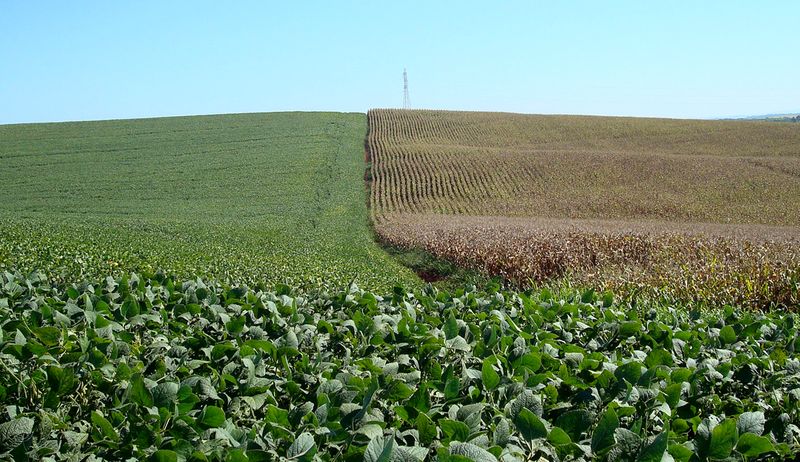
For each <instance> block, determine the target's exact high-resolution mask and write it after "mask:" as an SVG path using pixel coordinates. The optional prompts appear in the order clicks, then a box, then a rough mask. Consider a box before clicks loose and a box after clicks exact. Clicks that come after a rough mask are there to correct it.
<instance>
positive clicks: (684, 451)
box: [667, 444, 694, 462]
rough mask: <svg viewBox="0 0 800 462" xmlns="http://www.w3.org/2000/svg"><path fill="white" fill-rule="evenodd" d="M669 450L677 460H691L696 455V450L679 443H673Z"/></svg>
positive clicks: (681, 461)
mask: <svg viewBox="0 0 800 462" xmlns="http://www.w3.org/2000/svg"><path fill="white" fill-rule="evenodd" d="M667 452H669V455H671V456H672V458H673V459H675V462H689V460H690V459H691V458H692V456H693V455H694V451H692V450H691V449H689V448H687V447H686V446H681V445H679V444H671V445H670V446H669V449H667Z"/></svg>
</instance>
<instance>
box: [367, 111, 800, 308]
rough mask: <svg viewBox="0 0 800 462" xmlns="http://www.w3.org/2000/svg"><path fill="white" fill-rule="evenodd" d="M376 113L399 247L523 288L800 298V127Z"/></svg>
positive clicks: (384, 215) (760, 301) (379, 163)
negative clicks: (558, 282)
mask: <svg viewBox="0 0 800 462" xmlns="http://www.w3.org/2000/svg"><path fill="white" fill-rule="evenodd" d="M369 122H370V133H369V138H368V156H369V160H370V161H371V169H370V180H371V209H372V214H373V218H374V220H375V224H376V230H377V231H378V233H379V234H380V235H381V237H382V238H383V239H385V240H386V241H387V242H389V243H392V244H394V245H400V246H405V247H421V248H425V249H426V250H428V251H430V252H432V253H433V254H435V255H437V256H440V257H444V258H447V259H450V260H454V261H455V262H457V263H460V264H462V265H464V266H469V267H473V268H479V269H482V270H485V271H487V272H489V273H492V274H499V275H502V276H504V277H506V278H507V279H509V280H511V281H515V282H517V283H519V284H523V285H524V284H525V283H527V282H528V281H546V280H551V279H554V278H562V277H569V279H570V280H571V281H574V282H577V283H581V284H588V285H593V286H600V287H603V288H611V289H615V290H621V291H625V292H632V291H646V292H651V291H652V292H658V293H660V294H668V295H672V296H675V297H679V298H682V299H701V300H705V301H709V302H712V303H737V304H742V305H748V306H754V307H755V306H758V307H763V306H769V305H774V304H778V305H784V306H790V305H791V306H796V305H797V304H798V278H799V277H800V269H799V268H800V254H799V253H800V250H798V249H799V247H800V246H798V243H800V130H799V129H798V128H800V127H795V126H791V125H779V124H768V123H763V122H761V123H760V122H731V121H686V120H669V119H634V118H613V117H578V116H529V115H519V114H497V113H462V112H446V111H404V110H373V111H370V112H369Z"/></svg>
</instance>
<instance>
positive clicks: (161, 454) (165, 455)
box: [150, 449, 178, 462]
mask: <svg viewBox="0 0 800 462" xmlns="http://www.w3.org/2000/svg"><path fill="white" fill-rule="evenodd" d="M150 461H151V462H178V453H177V452H175V451H169V450H167V449H159V450H158V451H156V452H154V453H153V455H151V456H150Z"/></svg>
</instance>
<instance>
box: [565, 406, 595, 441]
mask: <svg viewBox="0 0 800 462" xmlns="http://www.w3.org/2000/svg"><path fill="white" fill-rule="evenodd" d="M556 426H557V427H560V428H562V429H563V430H564V431H565V432H567V434H568V435H569V437H570V439H571V440H572V441H576V442H577V441H580V440H581V435H582V434H583V432H585V431H586V430H588V429H589V427H591V426H592V414H591V413H590V412H589V411H587V410H585V409H576V410H572V411H567V412H565V413H563V414H561V415H560V416H558V418H557V419H556Z"/></svg>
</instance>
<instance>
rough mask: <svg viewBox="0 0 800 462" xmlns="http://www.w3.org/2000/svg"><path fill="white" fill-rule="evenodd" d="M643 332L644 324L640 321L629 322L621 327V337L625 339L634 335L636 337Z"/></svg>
mask: <svg viewBox="0 0 800 462" xmlns="http://www.w3.org/2000/svg"><path fill="white" fill-rule="evenodd" d="M641 330H642V323H641V322H639V321H627V322H624V323H622V325H621V326H619V335H620V336H621V337H623V338H628V337H630V336H632V335H636V334H637V333H638V332H640V331H641Z"/></svg>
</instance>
